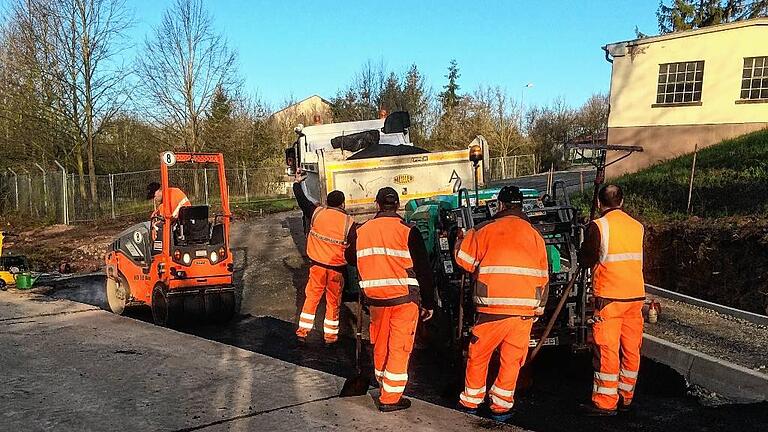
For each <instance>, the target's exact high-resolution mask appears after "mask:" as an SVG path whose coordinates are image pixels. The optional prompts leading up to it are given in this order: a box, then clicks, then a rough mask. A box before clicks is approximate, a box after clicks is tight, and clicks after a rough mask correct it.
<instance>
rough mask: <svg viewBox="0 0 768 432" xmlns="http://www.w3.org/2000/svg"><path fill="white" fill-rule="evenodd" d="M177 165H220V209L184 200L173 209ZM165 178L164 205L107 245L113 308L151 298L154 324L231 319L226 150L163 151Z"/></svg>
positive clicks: (117, 310)
mask: <svg viewBox="0 0 768 432" xmlns="http://www.w3.org/2000/svg"><path fill="white" fill-rule="evenodd" d="M176 165H186V166H187V167H192V168H198V167H199V168H203V167H211V166H212V167H215V168H217V172H218V184H219V192H220V195H219V197H218V199H217V200H216V202H218V203H220V211H219V212H218V213H217V214H215V215H211V214H209V212H210V206H208V205H190V206H185V207H181V206H180V208H179V212H178V216H177V217H174V216H173V214H174V213H175V212H174V209H172V208H171V192H170V188H171V186H172V184H171V175H170V174H171V167H174V166H176ZM174 169H175V168H174ZM160 177H161V182H160V183H161V190H162V196H163V202H162V204H161V205H163V206H164V207H165V208H164V211H162V212H160V214H159V215H157V216H152V218H151V220H149V221H147V222H142V223H139V224H136V225H133V226H131V227H129V228H127V229H126V230H124V231H123V232H121V233H120V234H118V235H117V237H116V238H115V240H114V241H113V242H112V245H111V247H110V248H109V250H108V251H107V254H106V257H105V261H106V273H107V279H106V285H105V291H106V297H107V301H108V304H109V309H110V310H111V311H112V312H114V313H115V314H123V313H124V312H125V310H126V308H128V307H132V306H138V305H149V306H150V307H151V308H152V318H153V319H154V321H155V323H156V324H158V325H163V326H171V327H173V326H177V325H180V324H185V323H196V322H226V321H229V320H230V319H231V318H232V316H233V315H234V313H235V311H236V298H235V287H234V284H233V280H232V275H233V259H232V251H231V250H230V247H229V230H230V220H231V213H230V209H229V193H228V191H227V180H226V177H225V170H224V158H223V156H222V155H221V154H220V153H176V154H174V153H172V152H165V153H163V154H162V155H161V165H160ZM212 201H213V200H212ZM193 204H194V203H193Z"/></svg>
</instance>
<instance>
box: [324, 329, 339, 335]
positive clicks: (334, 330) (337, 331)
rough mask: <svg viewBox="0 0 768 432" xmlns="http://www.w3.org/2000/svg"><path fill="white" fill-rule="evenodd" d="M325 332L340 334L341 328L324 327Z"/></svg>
mask: <svg viewBox="0 0 768 432" xmlns="http://www.w3.org/2000/svg"><path fill="white" fill-rule="evenodd" d="M323 332H324V333H325V334H334V335H335V334H339V329H332V328H328V327H323Z"/></svg>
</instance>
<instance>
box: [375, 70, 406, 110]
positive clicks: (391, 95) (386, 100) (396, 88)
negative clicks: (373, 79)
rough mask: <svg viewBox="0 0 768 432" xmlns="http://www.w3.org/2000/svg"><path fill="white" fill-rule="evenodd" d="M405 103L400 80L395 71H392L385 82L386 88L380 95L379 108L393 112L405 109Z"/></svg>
mask: <svg viewBox="0 0 768 432" xmlns="http://www.w3.org/2000/svg"><path fill="white" fill-rule="evenodd" d="M403 105H404V104H403V90H402V89H401V88H400V80H399V79H398V78H397V75H395V73H394V72H390V73H389V77H387V80H386V81H385V82H384V89H383V90H382V91H381V94H380V95H379V109H383V110H387V112H390V113H391V112H394V111H400V110H402V109H404V106H403Z"/></svg>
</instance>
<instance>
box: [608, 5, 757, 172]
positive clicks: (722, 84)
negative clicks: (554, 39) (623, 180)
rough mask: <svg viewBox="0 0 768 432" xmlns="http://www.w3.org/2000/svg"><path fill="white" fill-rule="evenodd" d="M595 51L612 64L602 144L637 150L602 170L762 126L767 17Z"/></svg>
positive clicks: (626, 167)
mask: <svg viewBox="0 0 768 432" xmlns="http://www.w3.org/2000/svg"><path fill="white" fill-rule="evenodd" d="M603 49H604V50H605V53H606V59H607V60H608V61H610V62H612V63H613V70H612V73H611V90H610V115H609V117H608V143H609V144H626V145H640V146H643V147H644V148H645V152H644V153H636V154H633V155H632V156H631V157H629V158H627V159H625V160H623V161H621V162H619V163H617V164H616V165H614V166H613V167H611V168H609V175H617V174H620V173H623V172H632V171H636V170H638V169H640V168H643V167H645V166H648V165H651V164H654V163H657V162H658V161H661V160H665V159H669V158H672V157H675V156H678V155H681V154H685V153H690V152H692V151H693V149H694V146H695V145H696V144H698V145H699V148H702V147H706V146H709V145H712V144H715V143H717V142H719V141H721V140H723V139H726V138H730V137H734V136H738V135H742V134H745V133H748V132H752V131H755V130H759V129H763V128H766V127H768V18H758V19H753V20H748V21H740V22H734V23H729V24H722V25H717V26H712V27H706V28H702V29H697V30H689V31H684V32H678V33H673V34H668V35H662V36H656V37H648V38H643V39H635V40H631V41H626V42H617V43H613V44H609V45H606V46H605V47H603ZM611 153H614V154H609V159H611V158H616V157H618V156H619V155H616V154H615V152H611Z"/></svg>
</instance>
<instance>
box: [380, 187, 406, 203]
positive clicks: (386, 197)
mask: <svg viewBox="0 0 768 432" xmlns="http://www.w3.org/2000/svg"><path fill="white" fill-rule="evenodd" d="M376 202H377V203H379V204H395V203H397V202H400V197H399V196H398V195H397V191H396V190H394V189H392V188H391V187H389V186H387V187H383V188H381V189H379V192H378V193H376Z"/></svg>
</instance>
